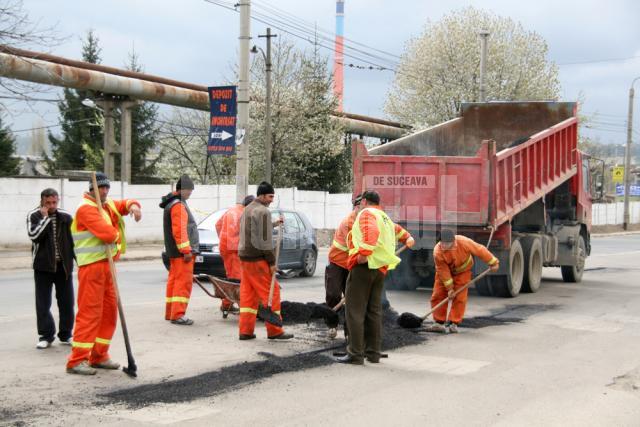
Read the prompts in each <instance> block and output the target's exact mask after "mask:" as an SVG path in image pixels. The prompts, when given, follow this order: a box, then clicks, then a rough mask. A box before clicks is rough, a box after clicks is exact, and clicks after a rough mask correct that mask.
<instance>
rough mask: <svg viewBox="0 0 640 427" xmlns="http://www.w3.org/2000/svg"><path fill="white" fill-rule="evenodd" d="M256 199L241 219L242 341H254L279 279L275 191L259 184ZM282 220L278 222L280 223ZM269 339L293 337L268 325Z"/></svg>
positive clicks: (276, 293)
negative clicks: (260, 311)
mask: <svg viewBox="0 0 640 427" xmlns="http://www.w3.org/2000/svg"><path fill="white" fill-rule="evenodd" d="M256 195H257V197H256V199H255V200H254V201H253V202H251V203H249V205H248V206H247V207H246V208H245V209H244V212H243V213H242V217H241V218H240V244H239V245H238V255H239V256H240V264H241V265H242V267H241V280H240V320H239V322H238V326H239V328H240V336H239V338H240V339H241V340H251V339H254V338H255V337H256V335H255V334H254V333H253V332H254V328H255V326H256V315H257V314H258V303H262V305H263V306H266V305H267V303H268V299H269V291H270V288H271V281H272V280H275V273H276V268H277V265H276V256H275V249H274V247H273V240H272V237H273V222H272V221H271V212H270V211H269V205H270V204H271V203H272V202H273V198H274V196H275V191H274V190H273V186H272V185H271V184H269V183H268V182H264V181H263V182H261V183H260V185H258V191H257V193H256ZM281 222H282V220H281V219H280V220H278V221H276V224H280V223H281ZM271 309H272V310H273V311H274V312H275V313H276V314H278V315H280V284H279V283H278V282H277V281H275V283H274V290H273V301H272V304H271ZM265 326H266V328H267V338H269V339H271V340H288V339H291V338H293V334H289V333H285V332H284V329H282V327H280V326H277V325H273V324H271V323H268V322H265Z"/></svg>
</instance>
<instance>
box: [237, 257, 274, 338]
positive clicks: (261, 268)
mask: <svg viewBox="0 0 640 427" xmlns="http://www.w3.org/2000/svg"><path fill="white" fill-rule="evenodd" d="M240 262H241V264H242V279H241V280H240V321H239V322H238V323H239V326H240V334H241V335H251V334H253V331H254V329H255V326H256V315H257V314H258V302H260V303H262V305H263V306H265V307H266V306H267V301H268V300H269V288H270V287H271V272H270V270H269V264H268V263H267V261H265V260H260V261H253V262H249V261H240ZM271 310H273V311H274V312H275V313H276V314H278V315H280V284H279V283H278V281H277V280H276V283H275V286H274V290H273V301H272V303H271ZM265 326H266V327H267V336H269V337H275V336H277V335H280V334H282V333H283V332H284V330H283V329H282V328H281V327H279V326H276V325H272V324H271V323H268V322H265Z"/></svg>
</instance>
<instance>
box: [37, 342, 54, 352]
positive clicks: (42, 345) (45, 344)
mask: <svg viewBox="0 0 640 427" xmlns="http://www.w3.org/2000/svg"><path fill="white" fill-rule="evenodd" d="M49 347H51V343H50V342H49V341H47V340H40V341H38V344H36V348H37V349H38V350H44V349H45V348H49Z"/></svg>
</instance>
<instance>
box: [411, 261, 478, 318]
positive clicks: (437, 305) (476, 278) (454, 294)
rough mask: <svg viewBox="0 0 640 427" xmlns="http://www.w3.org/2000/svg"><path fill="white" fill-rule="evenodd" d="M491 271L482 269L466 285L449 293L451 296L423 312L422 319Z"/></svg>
mask: <svg viewBox="0 0 640 427" xmlns="http://www.w3.org/2000/svg"><path fill="white" fill-rule="evenodd" d="M490 271H491V269H490V268H487V269H486V270H485V271H483V272H482V273H480V274H478V275H477V276H476V277H475V278H474V279H473V280H470V281H469V283H467V284H466V285H464V286H463V287H461V288H460V289H458V290H457V291H455V292H454V293H453V295H451V297H447V298H445V299H443V300H442V301H440V302H439V303H438V304H436V306H435V307H433V308H432V309H431V311H430V312H428V313H427V314H425V315H424V316H422V320H425V319H426V318H427V317H429V316H430V315H431V314H433V312H434V311H436V310H437V309H439V308H440V307H442V306H443V305H444V304H446V303H447V302H449V301H450V300H452V299H453V298H455V297H456V295H458V294H459V293H460V292H462V291H464V290H465V289H467V288H468V287H469V286H471V285H473V284H474V283H476V282H477V281H478V280H480V279H481V278H482V277H484V276H486V275H487V274H489V272H490Z"/></svg>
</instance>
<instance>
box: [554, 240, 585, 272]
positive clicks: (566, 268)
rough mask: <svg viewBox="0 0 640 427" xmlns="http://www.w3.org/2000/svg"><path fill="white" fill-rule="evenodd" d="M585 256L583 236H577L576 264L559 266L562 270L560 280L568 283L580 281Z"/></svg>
mask: <svg viewBox="0 0 640 427" xmlns="http://www.w3.org/2000/svg"><path fill="white" fill-rule="evenodd" d="M586 257H587V246H586V245H585V243H584V237H582V235H579V236H578V259H577V260H576V265H563V266H562V267H560V271H562V280H564V281H565V282H569V283H579V282H581V281H582V273H584V261H585V258H586Z"/></svg>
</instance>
